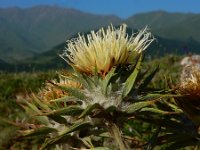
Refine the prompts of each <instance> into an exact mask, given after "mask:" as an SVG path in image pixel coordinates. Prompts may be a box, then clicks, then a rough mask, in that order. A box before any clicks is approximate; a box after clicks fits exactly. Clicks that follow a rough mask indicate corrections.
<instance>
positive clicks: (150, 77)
mask: <svg viewBox="0 0 200 150" xmlns="http://www.w3.org/2000/svg"><path fill="white" fill-rule="evenodd" d="M158 70H159V66H158V67H156V69H155V70H154V71H153V72H152V73H151V74H150V75H148V76H147V77H146V78H145V80H144V81H143V83H142V84H141V85H140V86H139V88H138V89H139V90H140V91H141V90H143V89H144V88H146V87H147V85H148V84H149V83H150V82H151V80H152V79H153V77H154V76H155V74H156V73H157V72H158Z"/></svg>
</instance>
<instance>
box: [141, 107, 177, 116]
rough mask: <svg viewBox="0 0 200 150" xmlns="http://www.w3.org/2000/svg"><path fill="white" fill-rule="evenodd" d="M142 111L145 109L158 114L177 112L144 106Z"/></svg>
mask: <svg viewBox="0 0 200 150" xmlns="http://www.w3.org/2000/svg"><path fill="white" fill-rule="evenodd" d="M140 111H141V112H142V111H145V112H151V113H157V114H161V115H169V114H175V112H168V111H163V110H160V109H157V108H142V109H141V110H140Z"/></svg>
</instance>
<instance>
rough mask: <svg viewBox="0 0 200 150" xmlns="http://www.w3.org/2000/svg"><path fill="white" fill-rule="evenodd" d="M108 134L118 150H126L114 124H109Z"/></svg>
mask: <svg viewBox="0 0 200 150" xmlns="http://www.w3.org/2000/svg"><path fill="white" fill-rule="evenodd" d="M109 132H110V134H111V135H112V136H113V137H114V139H115V142H116V144H117V145H118V147H119V149H120V150H127V148H126V146H125V144H124V142H123V139H122V137H121V133H120V130H119V128H118V127H117V125H116V124H114V123H111V124H110V131H109Z"/></svg>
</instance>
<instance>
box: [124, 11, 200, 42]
mask: <svg viewBox="0 0 200 150" xmlns="http://www.w3.org/2000/svg"><path fill="white" fill-rule="evenodd" d="M126 22H127V24H128V25H129V26H131V27H134V28H143V27H144V26H146V25H148V26H149V27H150V28H151V30H152V32H153V33H154V34H156V35H159V36H160V37H163V38H168V39H175V40H181V41H187V40H189V39H190V38H193V39H194V40H196V41H197V42H200V30H199V27H200V14H192V13H168V12H165V11H155V12H148V13H141V14H137V15H133V16H131V17H129V18H128V19H127V20H126Z"/></svg>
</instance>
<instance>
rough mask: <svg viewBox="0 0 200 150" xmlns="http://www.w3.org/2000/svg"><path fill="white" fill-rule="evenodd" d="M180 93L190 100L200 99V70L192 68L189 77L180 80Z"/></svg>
mask: <svg viewBox="0 0 200 150" xmlns="http://www.w3.org/2000/svg"><path fill="white" fill-rule="evenodd" d="M180 92H181V93H182V94H186V95H188V97H190V98H195V99H196V98H197V99H198V98H200V70H199V69H197V68H196V67H193V68H192V70H191V74H190V76H189V77H187V78H185V79H182V80H181V85H180Z"/></svg>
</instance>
